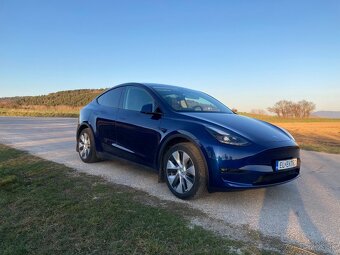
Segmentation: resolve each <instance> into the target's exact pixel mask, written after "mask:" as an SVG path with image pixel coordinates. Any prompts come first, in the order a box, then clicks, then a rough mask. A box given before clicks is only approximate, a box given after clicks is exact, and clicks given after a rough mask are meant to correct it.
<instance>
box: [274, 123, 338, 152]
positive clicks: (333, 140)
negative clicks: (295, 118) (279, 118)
mask: <svg viewBox="0 0 340 255" xmlns="http://www.w3.org/2000/svg"><path fill="white" fill-rule="evenodd" d="M273 124H274V125H277V126H280V127H282V128H284V129H286V130H288V131H289V132H290V133H291V134H292V135H293V136H294V138H295V139H296V141H297V142H298V143H299V145H300V147H301V148H302V149H305V150H313V151H323V152H328V153H337V154H340V120H339V121H332V122H279V123H276V122H273Z"/></svg>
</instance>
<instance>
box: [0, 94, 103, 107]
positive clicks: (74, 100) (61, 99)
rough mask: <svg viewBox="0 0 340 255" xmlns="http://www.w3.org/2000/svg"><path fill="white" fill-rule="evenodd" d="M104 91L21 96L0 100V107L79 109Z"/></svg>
mask: <svg viewBox="0 0 340 255" xmlns="http://www.w3.org/2000/svg"><path fill="white" fill-rule="evenodd" d="M104 90H105V89H78V90H67V91H59V92H56V93H50V94H48V95H41V96H23V97H13V98H2V99H0V107H5V108H20V107H21V106H27V105H45V106H58V105H66V106H72V107H81V106H84V105H86V104H88V103H89V102H91V101H92V100H93V98H95V97H96V96H97V95H99V94H100V93H102V92H103V91H104Z"/></svg>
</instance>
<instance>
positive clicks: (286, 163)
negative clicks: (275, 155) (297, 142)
mask: <svg viewBox="0 0 340 255" xmlns="http://www.w3.org/2000/svg"><path fill="white" fill-rule="evenodd" d="M297 164H298V160H297V158H293V159H287V160H278V161H276V170H284V169H290V168H294V167H296V166H297Z"/></svg>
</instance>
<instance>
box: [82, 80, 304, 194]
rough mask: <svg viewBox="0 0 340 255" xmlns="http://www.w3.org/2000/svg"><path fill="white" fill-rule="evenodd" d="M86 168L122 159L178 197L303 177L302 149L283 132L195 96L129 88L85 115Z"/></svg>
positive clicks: (98, 101)
mask: <svg viewBox="0 0 340 255" xmlns="http://www.w3.org/2000/svg"><path fill="white" fill-rule="evenodd" d="M77 151H78V152H79V156H80V158H81V160H82V161H84V162H86V163H92V162H95V161H97V160H98V159H103V158H112V156H118V157H122V158H125V159H128V160H131V161H134V162H137V163H140V164H143V165H146V166H149V167H152V168H154V169H155V170H156V171H158V174H159V180H160V181H165V182H166V183H167V185H168V187H169V189H170V191H171V192H172V193H173V194H174V195H175V196H177V197H179V198H182V199H186V198H192V197H196V196H199V194H200V193H201V192H202V191H203V190H204V189H206V188H207V189H208V191H223V190H243V189H248V188H260V187H267V186H271V185H277V184H282V183H285V182H288V181H291V180H293V179H294V178H296V177H297V176H298V175H299V172H300V153H299V147H298V145H297V144H296V142H295V140H294V138H293V137H292V136H291V135H290V134H289V133H288V132H287V131H285V130H284V129H282V128H279V127H277V126H274V125H271V124H269V123H266V122H264V121H260V120H256V119H252V118H248V117H245V116H240V115H237V114H235V113H234V112H232V111H231V110H230V109H229V108H228V107H226V106H225V105H223V104H222V103H221V102H219V101H217V100H216V99H214V98H213V97H211V96H209V95H207V94H205V93H203V92H200V91H195V90H191V89H186V88H181V87H176V86H170V85H162V84H149V83H126V84H122V85H119V86H116V87H114V88H112V89H109V90H107V91H105V92H104V93H103V94H101V95H99V96H98V97H97V98H95V99H94V100H93V101H92V102H91V103H89V104H88V105H86V106H85V107H84V108H83V109H82V110H81V112H80V117H79V125H78V129H77Z"/></svg>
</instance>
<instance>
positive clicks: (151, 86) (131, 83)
mask: <svg viewBox="0 0 340 255" xmlns="http://www.w3.org/2000/svg"><path fill="white" fill-rule="evenodd" d="M128 85H142V86H145V87H149V88H151V89H155V88H169V89H170V88H185V87H180V86H174V85H168V84H161V83H150V82H128V83H123V84H120V85H118V86H128Z"/></svg>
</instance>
